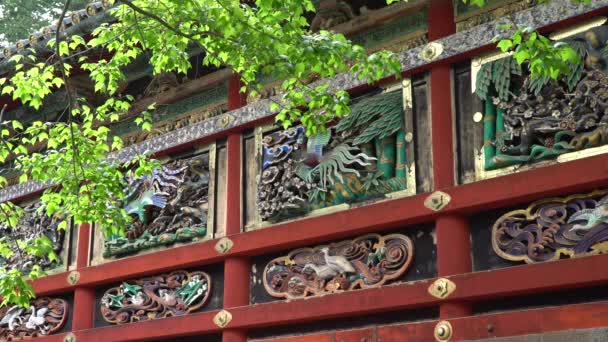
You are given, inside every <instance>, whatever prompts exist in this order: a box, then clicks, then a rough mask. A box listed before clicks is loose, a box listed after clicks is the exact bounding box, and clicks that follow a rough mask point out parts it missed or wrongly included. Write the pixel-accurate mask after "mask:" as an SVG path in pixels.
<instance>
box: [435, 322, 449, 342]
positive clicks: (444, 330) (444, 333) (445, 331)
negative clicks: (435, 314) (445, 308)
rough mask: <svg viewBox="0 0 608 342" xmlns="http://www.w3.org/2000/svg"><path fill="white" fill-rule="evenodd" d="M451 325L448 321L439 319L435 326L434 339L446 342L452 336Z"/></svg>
mask: <svg viewBox="0 0 608 342" xmlns="http://www.w3.org/2000/svg"><path fill="white" fill-rule="evenodd" d="M452 333H453V330H452V325H451V324H450V322H448V321H441V322H439V323H437V325H436V326H435V331H434V334H435V339H436V340H437V341H439V342H447V341H449V340H450V338H452Z"/></svg>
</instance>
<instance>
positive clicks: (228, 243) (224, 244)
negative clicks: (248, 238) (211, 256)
mask: <svg viewBox="0 0 608 342" xmlns="http://www.w3.org/2000/svg"><path fill="white" fill-rule="evenodd" d="M232 246H234V242H232V240H230V239H229V238H227V237H223V238H221V239H219V241H218V242H217V243H216V244H215V250H216V251H217V252H218V253H220V254H226V253H227V252H228V251H229V250H230V249H231V248H232Z"/></svg>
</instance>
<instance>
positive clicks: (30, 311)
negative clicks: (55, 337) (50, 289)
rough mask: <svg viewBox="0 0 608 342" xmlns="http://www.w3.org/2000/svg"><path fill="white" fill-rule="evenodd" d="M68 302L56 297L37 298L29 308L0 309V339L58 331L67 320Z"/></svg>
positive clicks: (5, 339)
mask: <svg viewBox="0 0 608 342" xmlns="http://www.w3.org/2000/svg"><path fill="white" fill-rule="evenodd" d="M68 310H69V306H68V303H67V302H66V301H65V300H63V299H58V298H38V299H35V300H33V301H32V302H31V303H30V307H29V308H22V307H19V306H11V307H4V308H1V309H0V341H3V342H4V341H17V340H26V339H31V338H34V337H42V336H47V335H51V334H54V333H57V332H59V331H60V330H61V329H62V328H63V327H64V325H65V324H66V322H67V320H68Z"/></svg>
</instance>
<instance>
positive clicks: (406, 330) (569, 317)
mask: <svg viewBox="0 0 608 342" xmlns="http://www.w3.org/2000/svg"><path fill="white" fill-rule="evenodd" d="M449 322H450V324H452V327H453V331H454V337H453V339H452V340H454V341H460V340H465V339H466V340H471V339H481V338H492V337H506V336H517V335H529V334H538V333H547V332H557V331H564V330H575V329H592V328H598V327H603V326H606V322H608V302H606V301H605V302H597V303H588V304H574V305H565V306H558V307H550V308H542V309H533V310H520V311H510V312H503V313H498V314H487V315H480V316H472V317H464V318H457V319H453V320H449ZM437 323H438V321H426V322H420V323H406V324H395V325H390V326H379V327H376V328H365V329H353V330H347V331H336V332H328V333H321V334H310V335H303V336H294V337H283V338H274V339H268V340H263V341H268V342H271V341H272V342H312V341H315V342H325V341H326V342H332V341H340V338H345V341H361V338H366V339H367V341H385V342H392V341H434V337H433V330H434V328H435V325H436V324H437ZM488 327H490V329H489V330H491V331H488ZM370 336H371V338H370Z"/></svg>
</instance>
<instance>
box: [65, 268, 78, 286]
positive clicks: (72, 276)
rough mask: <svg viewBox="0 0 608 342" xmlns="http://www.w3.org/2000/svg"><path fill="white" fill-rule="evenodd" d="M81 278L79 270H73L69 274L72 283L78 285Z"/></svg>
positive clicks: (69, 280) (69, 281)
mask: <svg viewBox="0 0 608 342" xmlns="http://www.w3.org/2000/svg"><path fill="white" fill-rule="evenodd" d="M79 280H80V273H79V272H78V271H72V272H70V274H68V278H67V281H68V283H69V284H70V285H76V283H78V281H79Z"/></svg>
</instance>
